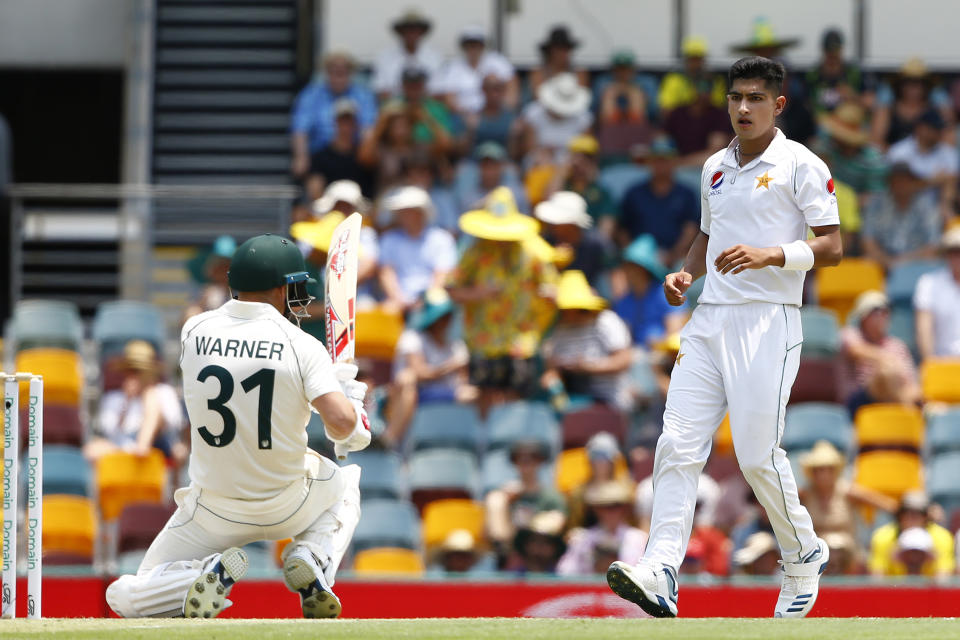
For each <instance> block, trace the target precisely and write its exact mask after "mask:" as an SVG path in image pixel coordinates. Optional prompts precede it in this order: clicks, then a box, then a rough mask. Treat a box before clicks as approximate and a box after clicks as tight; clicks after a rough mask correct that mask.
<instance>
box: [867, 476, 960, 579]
mask: <svg viewBox="0 0 960 640" xmlns="http://www.w3.org/2000/svg"><path fill="white" fill-rule="evenodd" d="M929 509H930V502H929V500H928V499H927V496H926V494H924V493H923V492H922V491H910V492H908V493H905V494H904V495H903V499H902V500H901V502H900V508H899V509H898V510H897V518H896V520H895V521H894V522H891V523H889V524H885V525H883V526H882V527H880V528H878V529H877V530H876V531H875V532H874V533H873V537H872V538H871V540H870V563H869V567H870V573H871V575H874V576H906V575H923V576H928V577H935V578H944V577H947V576H949V575H951V574H952V573H953V571H954V568H955V567H956V560H955V558H954V553H953V536H952V535H950V532H949V531H948V530H947V529H944V528H943V527H941V526H940V525H938V524H937V523H935V522H933V521H931V520H930V517H929V515H928V512H929ZM924 533H926V534H927V535H926V536H925V535H923V534H924Z"/></svg>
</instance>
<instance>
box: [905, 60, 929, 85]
mask: <svg viewBox="0 0 960 640" xmlns="http://www.w3.org/2000/svg"><path fill="white" fill-rule="evenodd" d="M929 73H930V71H929V69H927V64H926V63H925V62H924V61H923V60H921V59H920V58H910V59H909V60H907V61H906V62H904V63H903V65H902V66H901V67H900V71H899V72H898V75H899V77H900V78H911V79H914V80H924V79H926V78H927V76H928V75H929Z"/></svg>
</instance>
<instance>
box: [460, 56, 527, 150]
mask: <svg viewBox="0 0 960 640" xmlns="http://www.w3.org/2000/svg"><path fill="white" fill-rule="evenodd" d="M481 89H482V91H483V106H482V107H481V108H480V110H479V111H477V112H476V113H469V114H467V115H465V116H464V123H465V124H466V127H467V138H468V139H469V141H470V144H469V149H473V150H474V151H476V149H477V148H478V147H479V146H480V145H482V144H483V143H485V142H496V143H497V144H499V145H500V146H501V147H503V148H504V149H507V150H508V151H510V155H511V156H512V157H513V156H516V155H517V153H516V148H517V146H518V140H517V137H518V133H519V131H518V125H517V113H516V110H515V109H513V108H511V107H509V106H507V102H506V95H507V83H506V82H504V81H503V80H501V79H500V78H499V77H497V76H496V75H495V74H487V75H486V76H484V78H483V84H482V85H481Z"/></svg>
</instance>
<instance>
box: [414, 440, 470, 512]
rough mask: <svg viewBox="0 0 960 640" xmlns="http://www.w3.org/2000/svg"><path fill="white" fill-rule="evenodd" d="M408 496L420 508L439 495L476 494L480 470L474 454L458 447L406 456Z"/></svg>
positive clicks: (468, 496)
mask: <svg viewBox="0 0 960 640" xmlns="http://www.w3.org/2000/svg"><path fill="white" fill-rule="evenodd" d="M409 479H410V499H411V500H412V501H413V503H414V504H415V505H417V508H419V509H420V511H421V512H422V511H423V507H424V506H426V505H427V503H429V502H432V501H433V500H439V499H441V498H470V499H473V498H474V497H476V495H477V492H478V489H479V485H480V472H479V469H478V466H477V460H476V457H474V455H473V454H471V453H468V452H466V451H462V450H460V449H427V450H426V451H418V452H416V453H414V454H413V455H411V456H410V462H409Z"/></svg>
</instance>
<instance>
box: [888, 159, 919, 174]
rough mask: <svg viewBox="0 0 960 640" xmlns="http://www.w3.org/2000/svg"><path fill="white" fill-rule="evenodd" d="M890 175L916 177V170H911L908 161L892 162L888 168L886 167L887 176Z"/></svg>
mask: <svg viewBox="0 0 960 640" xmlns="http://www.w3.org/2000/svg"><path fill="white" fill-rule="evenodd" d="M890 176H909V177H911V178H917V177H918V176H917V173H916V171H914V170H913V167H911V166H910V163H908V162H903V161H900V162H894V163H893V164H892V165H890V168H889V169H887V177H890Z"/></svg>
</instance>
